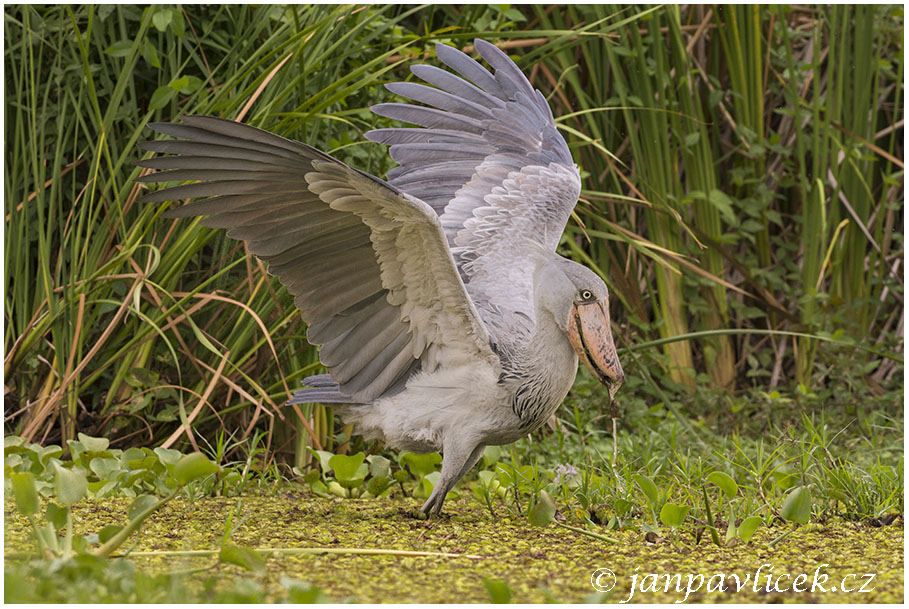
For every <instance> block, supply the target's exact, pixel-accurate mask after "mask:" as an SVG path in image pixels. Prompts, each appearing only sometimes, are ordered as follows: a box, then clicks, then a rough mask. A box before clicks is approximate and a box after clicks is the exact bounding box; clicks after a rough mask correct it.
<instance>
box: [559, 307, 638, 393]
mask: <svg viewBox="0 0 909 609" xmlns="http://www.w3.org/2000/svg"><path fill="white" fill-rule="evenodd" d="M568 338H569V340H570V341H571V345H572V346H573V347H574V350H575V351H576V352H577V354H578V358H580V360H581V361H582V362H583V363H584V365H585V366H587V367H588V368H589V369H590V371H591V372H593V374H594V376H596V377H597V378H598V379H599V380H600V382H602V383H603V384H604V385H606V387H607V388H608V389H609V396H610V397H615V392H616V391H618V390H619V387H621V386H622V382H623V381H624V380H625V373H624V372H623V371H622V364H620V363H619V356H618V354H617V353H616V351H615V343H614V342H613V340H612V330H610V328H609V311H608V309H606V308H605V307H604V306H603V304H601V303H600V302H591V303H585V304H575V305H574V306H573V307H572V308H571V319H570V320H569V321H568Z"/></svg>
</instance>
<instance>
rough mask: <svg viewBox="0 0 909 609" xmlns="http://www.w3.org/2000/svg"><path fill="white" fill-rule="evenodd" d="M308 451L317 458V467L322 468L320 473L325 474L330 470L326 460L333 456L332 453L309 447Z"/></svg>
mask: <svg viewBox="0 0 909 609" xmlns="http://www.w3.org/2000/svg"><path fill="white" fill-rule="evenodd" d="M309 452H311V453H312V454H313V456H315V457H316V458H317V459H318V460H319V467H320V468H321V469H322V473H324V474H327V473H328V472H329V471H331V466H330V465H329V464H328V461H329V460H330V459H331V458H332V457H334V456H335V454H334V453H330V452H328V451H327V450H316V449H315V448H310V449H309Z"/></svg>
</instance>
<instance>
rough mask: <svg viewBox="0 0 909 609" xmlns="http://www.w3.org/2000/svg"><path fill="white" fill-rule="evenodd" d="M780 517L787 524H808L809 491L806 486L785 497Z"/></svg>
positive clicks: (809, 514)
mask: <svg viewBox="0 0 909 609" xmlns="http://www.w3.org/2000/svg"><path fill="white" fill-rule="evenodd" d="M780 516H782V517H783V519H784V520H788V521H789V522H797V523H799V524H805V523H806V522H808V520H809V519H810V518H811V491H809V490H808V487H807V486H799V487H796V488H794V489H792V490H791V491H790V492H789V494H788V495H786V499H784V500H783V507H782V509H780Z"/></svg>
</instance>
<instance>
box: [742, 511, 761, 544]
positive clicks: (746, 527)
mask: <svg viewBox="0 0 909 609" xmlns="http://www.w3.org/2000/svg"><path fill="white" fill-rule="evenodd" d="M760 525H761V518H760V517H759V516H749V517H748V518H746V519H745V520H743V521H742V524H740V525H739V539H741V540H742V541H751V538H752V537H754V533H755V531H757V528H758V527H759V526H760Z"/></svg>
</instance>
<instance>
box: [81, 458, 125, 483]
mask: <svg viewBox="0 0 909 609" xmlns="http://www.w3.org/2000/svg"><path fill="white" fill-rule="evenodd" d="M88 468H89V469H90V470H92V472H94V474H95V475H96V476H98V479H99V480H109V479H110V478H111V474H112V473H114V472H119V471H120V461H118V460H117V459H108V458H104V457H95V458H94V459H92V460H91V461H90V462H89V464H88Z"/></svg>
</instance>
